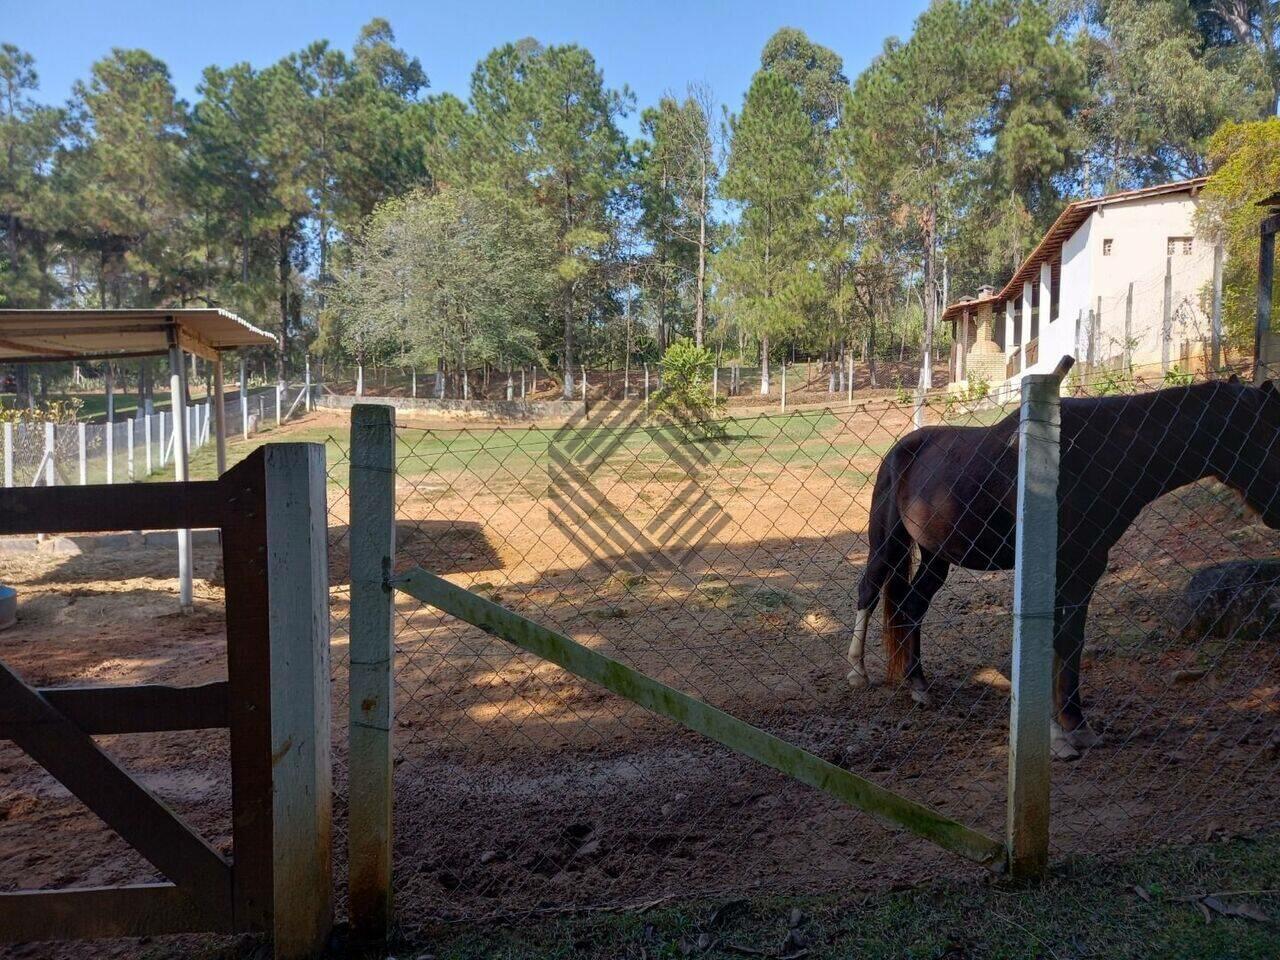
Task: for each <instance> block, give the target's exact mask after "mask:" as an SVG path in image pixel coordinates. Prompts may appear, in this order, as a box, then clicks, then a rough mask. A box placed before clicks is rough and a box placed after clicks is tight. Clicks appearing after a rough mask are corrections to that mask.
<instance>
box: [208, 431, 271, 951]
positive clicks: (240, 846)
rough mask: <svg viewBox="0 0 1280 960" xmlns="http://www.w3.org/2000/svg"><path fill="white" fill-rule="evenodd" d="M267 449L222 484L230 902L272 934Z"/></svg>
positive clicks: (251, 925)
mask: <svg viewBox="0 0 1280 960" xmlns="http://www.w3.org/2000/svg"><path fill="white" fill-rule="evenodd" d="M265 449H266V448H265V447H262V448H259V449H257V450H254V451H253V452H252V453H250V454H249V456H247V457H245V458H244V459H243V460H241V461H240V462H239V463H237V464H236V465H235V466H233V467H232V468H231V469H229V470H228V471H227V472H226V473H225V474H223V475H222V479H221V480H219V481H218V483H219V486H220V487H221V489H222V491H223V495H224V496H225V498H226V503H227V517H226V522H225V524H224V525H223V528H222V565H223V570H224V571H225V577H226V598H227V599H226V619H227V683H228V686H229V691H228V702H227V713H228V719H229V720H230V727H231V783H232V790H231V830H232V838H233V842H234V844H235V874H234V889H233V891H232V898H233V901H234V906H233V910H234V913H235V923H236V929H237V930H253V931H260V932H269V931H270V928H271V912H272V909H273V897H274V892H273V888H272V878H271V835H272V823H271V656H270V652H269V651H268V649H267V644H265V643H264V642H263V638H264V637H266V636H267V635H268V632H269V630H270V624H269V622H268V610H267V607H268V587H267V553H266V546H265V544H266V537H267V531H266V526H267V524H266V492H265V479H264V476H263V464H264V451H265Z"/></svg>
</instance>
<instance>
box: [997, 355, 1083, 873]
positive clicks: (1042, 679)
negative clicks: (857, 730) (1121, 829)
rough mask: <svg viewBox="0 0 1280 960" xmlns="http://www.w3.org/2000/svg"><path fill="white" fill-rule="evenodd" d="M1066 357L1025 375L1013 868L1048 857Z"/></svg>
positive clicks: (1016, 597) (1013, 709) (1024, 868)
mask: <svg viewBox="0 0 1280 960" xmlns="http://www.w3.org/2000/svg"><path fill="white" fill-rule="evenodd" d="M1071 365H1072V361H1071V358H1070V357H1064V358H1063V361H1062V363H1060V364H1059V365H1058V369H1057V370H1056V371H1054V372H1053V373H1051V374H1027V375H1026V376H1025V377H1023V379H1022V416H1021V422H1020V423H1019V425H1018V503H1017V514H1016V520H1017V539H1016V543H1015V547H1014V574H1013V667H1012V677H1011V682H1012V697H1011V699H1010V704H1009V797H1008V826H1007V837H1006V842H1007V844H1008V848H1009V867H1010V872H1011V873H1012V874H1013V875H1014V876H1016V877H1034V876H1039V875H1040V874H1042V873H1043V872H1044V870H1045V868H1046V867H1047V866H1048V862H1049V764H1050V754H1049V732H1050V731H1049V727H1050V722H1051V719H1052V716H1051V714H1052V705H1053V615H1054V605H1055V591H1056V587H1057V557H1058V465H1059V449H1058V442H1059V435H1060V432H1061V422H1062V421H1061V400H1060V399H1059V391H1060V389H1061V386H1062V378H1063V377H1064V376H1065V375H1066V373H1067V371H1068V370H1070V368H1071Z"/></svg>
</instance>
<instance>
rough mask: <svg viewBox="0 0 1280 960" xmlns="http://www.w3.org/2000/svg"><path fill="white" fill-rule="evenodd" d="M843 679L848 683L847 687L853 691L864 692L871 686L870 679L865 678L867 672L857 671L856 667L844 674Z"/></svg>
mask: <svg viewBox="0 0 1280 960" xmlns="http://www.w3.org/2000/svg"><path fill="white" fill-rule="evenodd" d="M845 679H846V680H848V681H849V686H851V687H852V688H853V689H854V690H865V689H866V688H867V687H870V686H872V683H871V678H870V677H868V676H867V672H866V671H865V670H859V669H858V668H857V667H854V668H853V669H852V670H850V671H849V672H848V673H846V674H845Z"/></svg>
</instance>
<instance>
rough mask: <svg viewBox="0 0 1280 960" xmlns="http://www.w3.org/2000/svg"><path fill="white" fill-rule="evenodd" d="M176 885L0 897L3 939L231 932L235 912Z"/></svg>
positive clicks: (33, 892) (26, 892) (29, 892)
mask: <svg viewBox="0 0 1280 960" xmlns="http://www.w3.org/2000/svg"><path fill="white" fill-rule="evenodd" d="M226 907H227V904H226V902H225V900H224V901H223V902H221V903H217V904H213V903H204V902H201V900H200V899H198V898H194V897H191V896H188V895H187V894H186V893H185V892H184V891H183V890H182V889H180V888H179V887H176V886H174V885H173V884H171V883H155V884H138V885H135V886H127V887H80V888H73V889H70V890H23V891H20V892H18V893H0V939H3V940H7V941H9V942H11V943H27V942H29V941H32V940H69V939H75V938H90V937H141V936H149V935H155V934H165V933H197V932H205V931H208V932H210V933H229V932H231V922H230V921H231V912H230V910H228V909H226Z"/></svg>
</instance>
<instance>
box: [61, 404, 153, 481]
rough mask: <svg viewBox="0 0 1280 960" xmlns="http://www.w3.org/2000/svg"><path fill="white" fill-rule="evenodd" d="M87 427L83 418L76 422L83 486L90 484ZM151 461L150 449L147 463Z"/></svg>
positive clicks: (77, 448)
mask: <svg viewBox="0 0 1280 960" xmlns="http://www.w3.org/2000/svg"><path fill="white" fill-rule="evenodd" d="M87 428H88V425H87V424H86V423H85V422H84V421H83V420H81V421H80V422H79V423H77V424H76V452H77V454H78V456H77V460H78V461H79V466H80V486H82V487H83V486H85V485H86V484H88V482H89V461H88V455H87V453H86V450H85V448H86V447H87V446H88V444H87V443H86V442H85V433H86V432H87ZM150 462H151V451H150V450H148V451H147V463H148V464H149V463H150ZM147 472H148V473H150V472H151V471H150V470H148V471H147Z"/></svg>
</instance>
